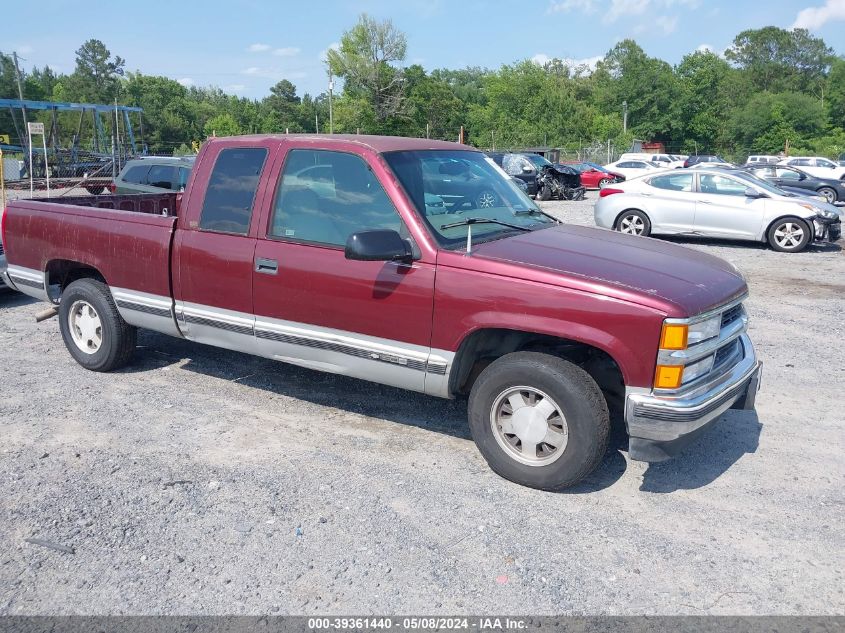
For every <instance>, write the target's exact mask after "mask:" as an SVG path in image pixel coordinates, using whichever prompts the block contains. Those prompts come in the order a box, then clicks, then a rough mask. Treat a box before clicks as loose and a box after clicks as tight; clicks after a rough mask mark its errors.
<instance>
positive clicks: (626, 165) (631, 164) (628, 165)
mask: <svg viewBox="0 0 845 633" xmlns="http://www.w3.org/2000/svg"><path fill="white" fill-rule="evenodd" d="M616 166H617V167H621V168H622V169H631V168H632V167H636V166H637V163H635V162H632V161H630V160H627V161H625V162H624V163H616Z"/></svg>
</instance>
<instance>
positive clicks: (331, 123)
mask: <svg viewBox="0 0 845 633" xmlns="http://www.w3.org/2000/svg"><path fill="white" fill-rule="evenodd" d="M332 90H334V79H333V78H332V71H331V68H329V134H334V116H333V115H332Z"/></svg>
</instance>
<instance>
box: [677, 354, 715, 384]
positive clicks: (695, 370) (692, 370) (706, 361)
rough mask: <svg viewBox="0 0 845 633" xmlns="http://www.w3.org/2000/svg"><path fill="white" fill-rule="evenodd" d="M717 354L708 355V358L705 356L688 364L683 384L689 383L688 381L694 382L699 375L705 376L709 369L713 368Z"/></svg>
mask: <svg viewBox="0 0 845 633" xmlns="http://www.w3.org/2000/svg"><path fill="white" fill-rule="evenodd" d="M714 358H715V356H708V357H707V358H703V359H702V360H700V361H697V362H695V363H692V364H690V365H687V366H686V367H685V368H684V378H683V381H682V384H687V383H688V382H692V381H693V380H695V379H696V378H698V377H699V376H703V375H704V374H706V373H707V372H708V371H710V370H711V369H713V360H714Z"/></svg>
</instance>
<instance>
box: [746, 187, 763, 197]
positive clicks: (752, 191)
mask: <svg viewBox="0 0 845 633" xmlns="http://www.w3.org/2000/svg"><path fill="white" fill-rule="evenodd" d="M745 197H746V198H766V197H767V196H766V194H765V193H762V192H760V191H757V190H756V189H755V188H754V187H748V188H747V189H746V190H745Z"/></svg>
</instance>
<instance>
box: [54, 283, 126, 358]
mask: <svg viewBox="0 0 845 633" xmlns="http://www.w3.org/2000/svg"><path fill="white" fill-rule="evenodd" d="M81 302H83V303H81ZM84 304H87V305H89V306H90V307H92V308H93V310H94V311H95V314H96V316H97V318H98V319H99V322H100V327H99V328H98V330H97V331H98V332H99V333H100V338H101V342H100V345H99V347H98V348H97V349H96V351H93V352H91V353H87V352H84V351H82V349H81V348H80V347H79V345H78V344H77V343H76V342H75V341H74V337H73V335H72V334H71V327H72V326H71V324H70V313H71V310H72V309H73V310H75V309H77V308H78V307H84ZM59 328H60V329H61V332H62V339H64V342H65V347H67V349H68V351H69V352H70V355H71V356H73V359H74V360H75V361H76V362H77V363H79V364H80V365H82V366H83V367H84V368H85V369H90V370H91V371H112V370H113V369H118V368H120V367H123V366H124V365H126V364H127V363H128V362H129V360H130V359H131V358H132V354H133V353H134V351H135V343H136V340H137V335H138V330H137V328H135V327H134V326H131V325H129V324H128V323H127V322H126V321H124V320H123V317H121V316H120V313H119V312H118V311H117V306H116V305H115V303H114V299H113V298H112V296H111V292H110V291H109V287H108V286H107V285H106V284H104V283H103V282H101V281H97V280H96V279H79V280H77V281H74V282H73V283H71V284H70V285H69V286H68V287H67V288H65V290H64V292H62V299H61V303H60V304H59Z"/></svg>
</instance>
